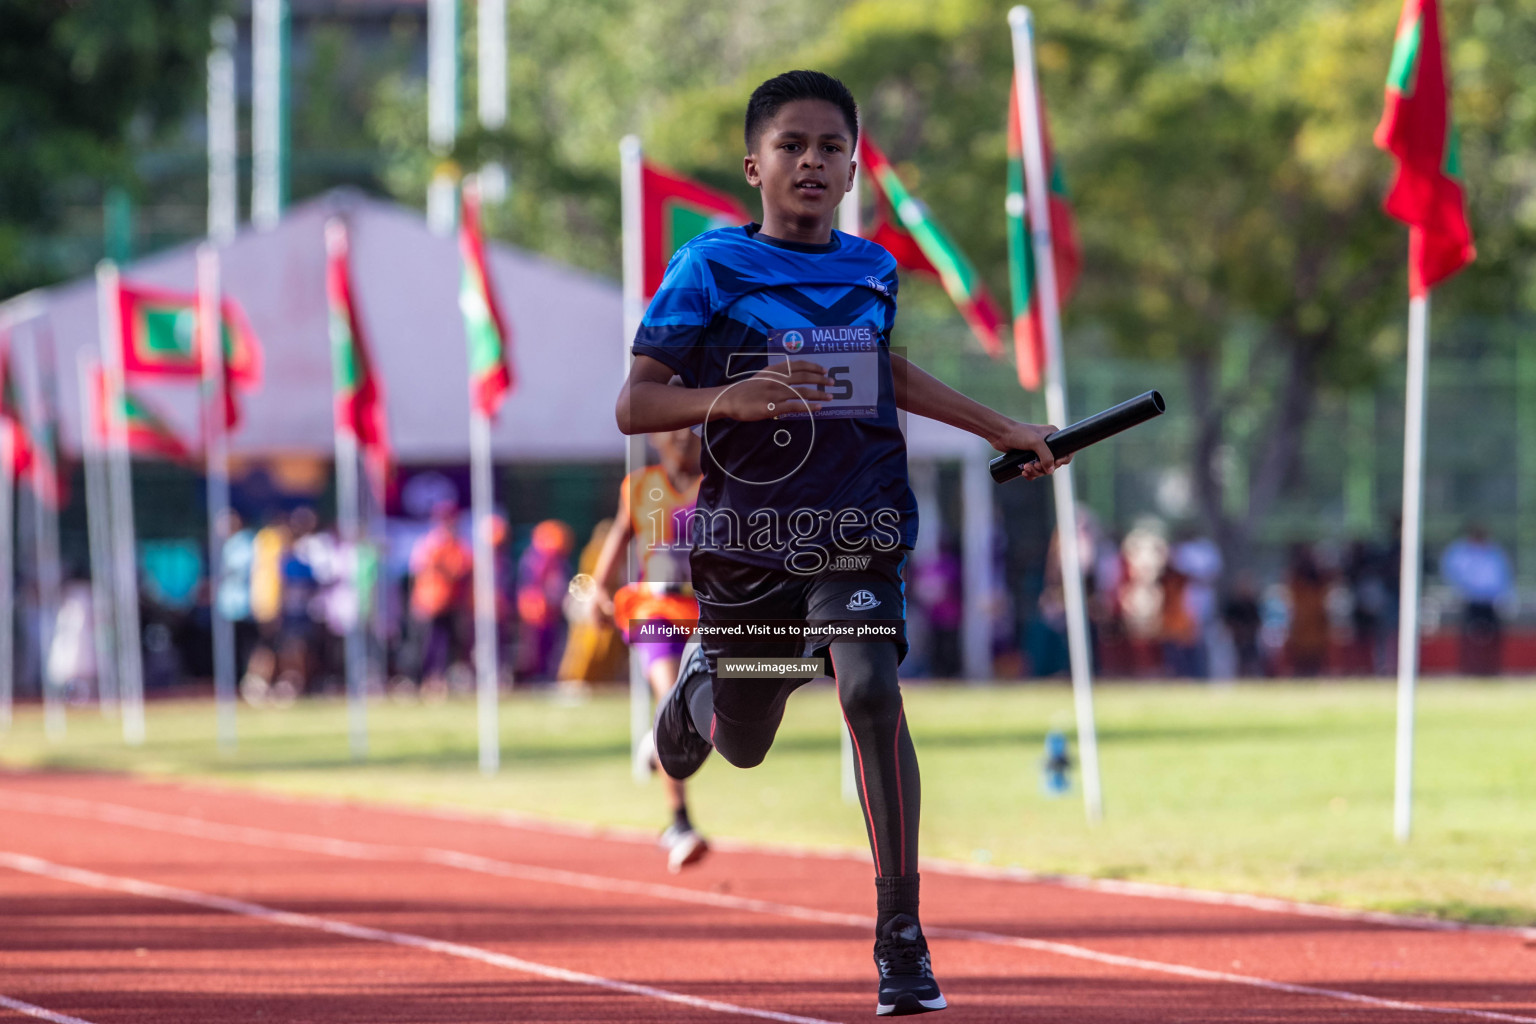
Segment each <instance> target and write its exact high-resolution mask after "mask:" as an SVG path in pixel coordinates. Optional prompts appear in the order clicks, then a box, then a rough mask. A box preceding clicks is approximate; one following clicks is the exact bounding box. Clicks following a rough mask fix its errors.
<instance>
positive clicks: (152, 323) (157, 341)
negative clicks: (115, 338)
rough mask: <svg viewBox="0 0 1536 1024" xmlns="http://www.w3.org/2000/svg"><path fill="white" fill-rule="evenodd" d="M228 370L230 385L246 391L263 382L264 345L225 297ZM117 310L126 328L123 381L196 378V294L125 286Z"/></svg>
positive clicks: (236, 306) (240, 311) (198, 364)
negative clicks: (262, 349)
mask: <svg viewBox="0 0 1536 1024" xmlns="http://www.w3.org/2000/svg"><path fill="white" fill-rule="evenodd" d="M220 305H221V306H222V307H223V310H222V312H223V317H224V365H225V368H226V374H227V377H228V380H229V381H232V382H234V383H237V384H239V385H241V386H242V387H248V388H251V387H256V386H258V385H260V383H261V344H260V343H259V342H258V341H257V340H256V333H255V332H254V331H252V330H251V324H250V321H249V320H247V319H246V316H245V310H243V309H241V308H240V304H239V303H238V302H236V301H235V300H234V299H232V298H230V297H228V296H225V297H224V301H223V302H222V303H220ZM118 310H119V312H120V314H121V317H122V320H121V322H122V325H123V374H124V376H125V377H129V378H132V377H197V376H200V375H201V374H202V364H201V361H200V360H199V358H198V349H197V295H196V294H195V293H192V292H178V291H170V290H167V289H164V288H153V287H147V286H144V285H135V284H128V283H127V282H122V283H121V284H119V285H118Z"/></svg>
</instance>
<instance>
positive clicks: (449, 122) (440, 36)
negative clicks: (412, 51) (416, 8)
mask: <svg viewBox="0 0 1536 1024" xmlns="http://www.w3.org/2000/svg"><path fill="white" fill-rule="evenodd" d="M458 134H459V5H458V0H427V145H428V146H429V147H430V148H431V150H432V153H433V155H434V156H435V157H436V158H437V159H438V161H439V164H438V167H437V169H436V170H435V171H433V172H432V181H431V183H430V184H429V185H428V186H427V224H428V226H429V227H431V229H432V231H433V232H434V233H436V234H439V235H448V234H451V233H452V232H453V220H454V216H455V211H454V199H455V198H456V196H455V194H454V181H453V177H454V176H453V172H452V171H451V170H450V169H449V167H448V164H447V162H448V153H449V151H450V150H452V149H453V143H454V140H455V139H456V138H457V137H458Z"/></svg>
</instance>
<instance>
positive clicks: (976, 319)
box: [859, 133, 1003, 356]
mask: <svg viewBox="0 0 1536 1024" xmlns="http://www.w3.org/2000/svg"><path fill="white" fill-rule="evenodd" d="M859 163H860V166H861V167H863V169H864V173H865V175H866V176H867V177H868V178H869V181H870V183H871V184H872V185H873V186H874V190H875V208H876V211H877V217H876V223H875V228H874V230H873V231H871V232H869V237H870V239H871V240H872V241H875V242H879V243H880V244H881V245H883V246H884V247H885V248H886V250H887V251H888V252H890V254H891V255H892V256H894V257H896V263H897V265H898V266H900V267H903V268H905V269H907V270H912V271H915V272H917V273H921V274H928V275H931V276H933V277H936V278H938V280H939V283H940V284H942V285H943V286H944V291H945V292H947V293H948V294H949V297H950V299H951V300H953V301H954V303H955V308H956V309H958V310H960V315H961V316H962V317H964V318H965V322H966V323H967V324H969V325H970V328H971V332H972V333H973V334H975V335H976V340H978V341H980V342H981V347H982V348H984V349H986V350H987V352H988V353H989V354H990V355H993V356H996V355H998V354H999V353H1000V352H1002V350H1003V347H1002V343H1001V342H1000V341H998V337H997V329H998V327H999V326H1000V325H1001V324H1002V315H1001V314H1000V313H999V312H998V309H997V303H995V302H993V301H992V296H991V294H990V293H989V292H988V291H987V286H986V285H985V284H984V283H982V280H981V275H980V274H978V273H977V272H976V268H975V267H974V266H973V265H972V264H971V261H970V260H968V259H966V257H965V253H963V252H961V251H960V248H959V246H957V245H955V243H954V242H953V241H952V240H951V239H950V237H949V236H948V235H947V234H945V233H944V229H943V228H941V227H940V226H939V223H938V221H936V220H934V219H933V216H932V215H931V214H930V213H929V212H928V208H927V207H926V206H924V205H923V203H922V201H921V200H919V199H918V198H916V197H915V196H913V195H912V194H911V193H910V192H908V191H907V188H906V186H905V185H903V184H902V182H901V179H900V178H899V177H897V176H896V170H895V168H893V167H892V166H891V162H890V161H889V160H887V159H886V158H885V154H884V153H882V152H881V151H880V148H879V147H878V146H876V145H875V144H874V142H873V141H872V140H871V139H870V138H869V135H868V134H867V133H865V134H862V135H860V136H859Z"/></svg>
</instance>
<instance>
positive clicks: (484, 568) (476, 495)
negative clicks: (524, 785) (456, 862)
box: [469, 409, 501, 775]
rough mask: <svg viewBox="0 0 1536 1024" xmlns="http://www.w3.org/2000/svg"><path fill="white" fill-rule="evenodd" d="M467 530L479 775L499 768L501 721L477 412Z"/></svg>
mask: <svg viewBox="0 0 1536 1024" xmlns="http://www.w3.org/2000/svg"><path fill="white" fill-rule="evenodd" d="M469 472H470V488H469V489H470V532H471V534H472V535H473V541H474V547H473V554H474V573H475V575H474V587H475V697H476V699H477V703H478V708H477V710H478V717H479V722H480V772H481V774H483V775H495V774H496V772H497V771H498V770H499V769H500V767H501V722H500V708H499V706H498V703H497V699H498V697H499V683H498V679H497V664H496V564H495V557H496V551H495V546H494V545H493V544H492V543H491V504H492V497H493V493H492V492H493V488H494V486H495V482H494V479H493V475H492V472H491V418H490V417H489V416H487V415H485V413H483V412H481V411H480V410H479V409H471V410H470V414H469Z"/></svg>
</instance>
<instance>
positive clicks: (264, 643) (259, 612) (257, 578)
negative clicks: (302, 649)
mask: <svg viewBox="0 0 1536 1024" xmlns="http://www.w3.org/2000/svg"><path fill="white" fill-rule="evenodd" d="M287 555H288V524H287V523H286V522H284V520H283V519H282V517H281V516H279V515H276V514H274V515H271V516H269V517H268V518H267V524H266V525H265V526H263V527H262V528H261V529H260V530H257V531H256V535H255V536H254V537H252V538H251V567H250V580H251V588H250V602H251V619H252V620H253V621H254V622H255V625H256V640H255V642H254V643H253V644H252V649H251V654H250V657H249V659H248V660H247V661H246V668H245V675H244V677H243V678H242V679H241V680H240V694H241V696H243V697H244V698H245V699H246V700H247V701H248V702H250V703H252V704H260V703H262V702H263V701H265V700H266V697H267V693H268V690H269V689H270V688H271V686H272V682H273V680H274V679H275V678H276V676H277V650H278V641H279V639H280V636H279V634H280V632H281V630H282V616H283V560H284V559H285V558H286V557H287Z"/></svg>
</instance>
